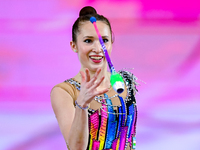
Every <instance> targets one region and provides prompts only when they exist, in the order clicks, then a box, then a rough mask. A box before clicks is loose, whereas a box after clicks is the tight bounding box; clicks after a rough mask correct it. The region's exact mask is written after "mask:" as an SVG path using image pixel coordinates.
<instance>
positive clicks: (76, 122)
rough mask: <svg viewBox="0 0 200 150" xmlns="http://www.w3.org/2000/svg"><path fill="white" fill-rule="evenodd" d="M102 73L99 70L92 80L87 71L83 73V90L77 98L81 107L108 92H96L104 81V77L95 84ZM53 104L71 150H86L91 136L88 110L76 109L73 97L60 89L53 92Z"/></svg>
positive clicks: (57, 88) (56, 88)
mask: <svg viewBox="0 0 200 150" xmlns="http://www.w3.org/2000/svg"><path fill="white" fill-rule="evenodd" d="M100 71H101V70H97V72H96V74H95V75H94V76H93V78H92V79H90V75H89V71H88V70H87V69H86V71H85V73H84V72H81V76H82V82H81V90H80V93H79V96H78V98H77V103H78V104H79V106H81V107H86V106H88V105H89V103H90V102H91V101H92V100H93V99H94V97H95V96H96V95H100V94H103V93H105V92H107V91H108V89H104V90H102V91H97V90H96V88H97V87H98V86H99V85H100V84H101V82H102V81H103V79H104V77H102V78H101V79H100V80H99V81H98V82H95V81H96V80H97V76H98V74H99V73H100ZM51 102H52V107H53V110H54V113H55V115H56V118H57V120H58V124H59V127H60V130H61V132H62V134H63V136H64V138H65V141H66V143H67V144H68V146H69V148H70V150H85V149H86V148H87V144H88V135H89V133H88V132H89V131H88V111H87V109H86V110H83V109H80V108H79V107H76V108H75V107H74V104H73V99H72V97H71V96H70V95H69V94H68V93H67V92H66V91H64V90H63V89H61V88H59V87H55V88H54V89H53V90H52V92H51Z"/></svg>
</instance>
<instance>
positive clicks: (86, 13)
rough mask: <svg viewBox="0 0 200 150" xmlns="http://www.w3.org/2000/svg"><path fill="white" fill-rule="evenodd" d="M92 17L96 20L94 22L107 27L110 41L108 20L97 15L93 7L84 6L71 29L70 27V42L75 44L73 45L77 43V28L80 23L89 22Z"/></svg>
mask: <svg viewBox="0 0 200 150" xmlns="http://www.w3.org/2000/svg"><path fill="white" fill-rule="evenodd" d="M92 16H94V17H95V18H96V20H98V21H102V22H104V23H106V24H107V25H108V26H109V28H110V32H111V39H112V29H111V25H110V22H109V21H108V19H107V18H106V17H104V16H103V15H99V14H97V12H96V10H95V9H94V8H93V7H91V6H86V7H83V8H82V9H81V10H80V12H79V17H78V18H77V20H76V21H75V22H74V24H73V27H72V41H73V42H75V43H76V42H77V33H78V32H79V27H80V25H81V23H83V22H85V21H90V17H92ZM112 41H113V40H112Z"/></svg>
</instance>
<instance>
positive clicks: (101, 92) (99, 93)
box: [95, 89, 109, 95]
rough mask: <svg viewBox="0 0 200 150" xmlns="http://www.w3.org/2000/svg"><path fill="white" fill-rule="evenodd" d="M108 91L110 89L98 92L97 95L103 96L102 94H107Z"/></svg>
mask: <svg viewBox="0 0 200 150" xmlns="http://www.w3.org/2000/svg"><path fill="white" fill-rule="evenodd" d="M108 91H109V89H104V90H101V91H96V92H95V95H101V94H104V93H106V92H108Z"/></svg>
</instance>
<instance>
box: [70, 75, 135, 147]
mask: <svg viewBox="0 0 200 150" xmlns="http://www.w3.org/2000/svg"><path fill="white" fill-rule="evenodd" d="M119 73H120V74H121V75H122V77H123V78H124V82H125V83H126V86H127V97H126V99H123V97H121V96H118V98H119V100H120V102H121V106H118V109H114V106H113V105H112V101H111V99H109V97H108V95H107V94H104V98H103V103H102V107H101V109H100V112H99V110H96V111H91V112H90V111H89V110H88V111H89V143H88V148H87V150H125V149H127V150H130V149H135V147H136V138H135V135H136V130H135V129H136V120H137V107H136V101H135V97H134V93H135V92H136V91H137V90H136V89H135V86H133V85H136V83H135V80H136V78H135V76H133V74H131V73H130V72H127V71H121V72H119ZM69 83H71V84H73V85H75V86H76V88H77V89H80V84H78V83H76V81H72V80H69ZM128 143H129V147H127V145H128Z"/></svg>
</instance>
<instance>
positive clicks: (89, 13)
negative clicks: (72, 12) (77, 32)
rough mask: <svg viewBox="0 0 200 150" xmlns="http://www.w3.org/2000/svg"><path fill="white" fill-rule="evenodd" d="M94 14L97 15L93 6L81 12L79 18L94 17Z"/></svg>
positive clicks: (84, 8)
mask: <svg viewBox="0 0 200 150" xmlns="http://www.w3.org/2000/svg"><path fill="white" fill-rule="evenodd" d="M94 14H97V11H96V10H95V9H94V8H93V7H91V6H86V7H83V8H82V9H81V10H80V12H79V17H80V16H86V15H94Z"/></svg>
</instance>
